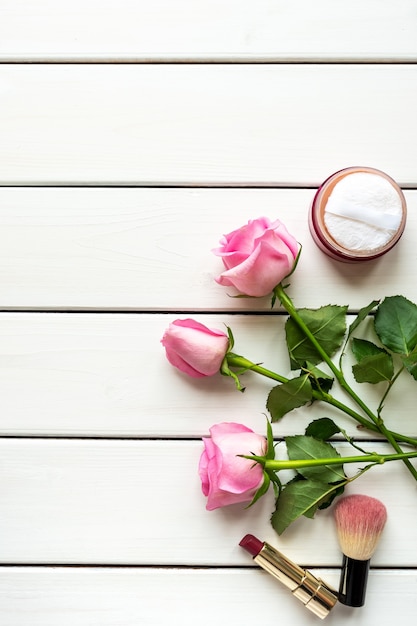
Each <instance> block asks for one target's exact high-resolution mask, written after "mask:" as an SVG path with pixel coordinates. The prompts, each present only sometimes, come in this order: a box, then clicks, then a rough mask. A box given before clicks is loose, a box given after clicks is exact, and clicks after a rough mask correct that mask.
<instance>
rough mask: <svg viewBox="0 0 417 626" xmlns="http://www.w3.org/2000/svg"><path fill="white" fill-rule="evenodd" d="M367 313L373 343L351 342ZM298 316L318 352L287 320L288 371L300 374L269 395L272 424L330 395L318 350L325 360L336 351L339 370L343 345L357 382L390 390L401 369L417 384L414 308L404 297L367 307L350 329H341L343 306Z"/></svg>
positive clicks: (330, 379) (301, 312) (328, 378)
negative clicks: (352, 361) (352, 359)
mask: <svg viewBox="0 0 417 626" xmlns="http://www.w3.org/2000/svg"><path fill="white" fill-rule="evenodd" d="M371 312H374V315H373V316H371V317H370V319H371V321H372V325H373V330H374V333H375V341H370V340H368V339H361V338H357V337H353V336H352V335H353V332H354V331H356V329H357V328H358V327H359V325H360V324H362V323H363V322H364V321H365V320H366V319H369V314H370V313H371ZM297 313H298V315H299V317H300V318H301V319H302V321H303V323H304V324H305V326H306V327H307V328H308V329H309V331H310V332H311V333H312V335H313V336H314V337H315V339H316V340H317V343H318V344H319V345H320V347H321V348H322V351H319V350H318V348H317V346H316V345H313V343H312V342H311V340H310V339H308V338H307V337H306V335H305V333H304V331H303V329H302V328H301V327H300V325H299V324H297V322H295V321H294V319H292V318H291V317H290V318H289V319H288V320H287V322H286V326H285V333H286V342H287V348H288V354H289V358H290V363H291V369H292V370H299V373H298V375H297V376H295V377H294V378H292V379H290V380H289V381H288V382H286V383H283V384H280V385H277V386H276V387H274V388H273V389H272V390H271V392H270V393H269V396H268V399H267V409H268V411H269V413H270V415H271V419H272V421H273V422H275V421H277V420H279V419H281V418H282V417H283V416H284V415H286V413H288V412H289V411H292V410H293V409H295V408H299V407H301V406H304V405H305V404H308V403H310V402H312V401H314V400H315V399H317V398H318V397H319V396H320V394H321V395H322V396H324V394H326V393H328V392H329V391H330V389H331V388H332V385H333V382H334V375H333V376H332V373H333V372H330V373H326V372H323V371H321V370H320V369H318V368H317V365H319V364H321V363H322V362H323V361H324V360H325V359H324V358H323V351H324V352H325V354H326V355H327V357H328V358H329V359H331V358H333V357H334V355H335V354H336V353H337V352H339V351H341V356H340V361H339V363H340V371H341V363H342V356H343V353H344V351H345V350H346V345H347V343H348V342H350V347H351V350H352V352H353V355H354V357H355V360H356V363H355V364H354V365H353V367H352V371H353V375H354V378H355V380H356V382H358V383H365V382H366V383H371V384H377V383H381V382H385V383H387V385H388V387H387V390H389V389H390V388H391V386H392V384H393V383H394V381H395V380H396V378H397V376H398V375H399V374H400V373H401V371H402V370H403V369H405V370H407V371H408V372H409V373H410V374H411V376H412V377H413V378H414V379H416V380H417V306H416V305H415V304H414V303H413V302H410V301H409V300H407V299H406V298H405V297H404V296H390V297H387V298H385V299H384V300H383V301H382V302H381V303H379V302H378V301H373V302H371V303H370V304H369V305H368V306H366V307H364V308H363V309H361V310H360V311H359V313H358V315H357V317H356V318H355V320H354V322H353V323H352V324H351V326H350V327H349V329H347V328H346V314H347V307H345V306H337V305H328V306H324V307H321V308H319V309H298V310H297ZM333 374H334V373H333ZM385 395H386V392H385V394H384V397H385Z"/></svg>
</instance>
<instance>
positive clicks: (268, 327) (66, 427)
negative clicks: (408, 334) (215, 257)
mask: <svg viewBox="0 0 417 626" xmlns="http://www.w3.org/2000/svg"><path fill="white" fill-rule="evenodd" d="M177 317H178V315H175V314H166V315H155V314H141V315H122V314H112V315H104V314H76V313H72V314H63V313H62V314H31V313H22V314H12V313H3V314H1V315H0V398H1V406H2V410H1V411H0V434H2V435H17V436H24V435H26V436H42V435H44V436H45V435H46V436H47V435H58V436H94V437H115V436H118V437H132V436H134V437H200V436H201V435H203V434H206V433H207V431H208V428H209V426H211V425H212V424H213V423H215V422H218V421H237V422H243V423H245V424H247V425H248V426H250V427H251V428H253V429H255V430H257V431H259V432H262V433H263V432H264V431H265V416H264V413H265V410H266V409H265V405H266V399H267V395H268V393H269V391H270V389H271V388H272V387H273V386H274V384H275V383H274V382H273V381H271V380H269V379H266V378H262V377H260V376H257V375H255V374H250V373H248V374H246V375H245V376H242V377H241V380H242V383H243V384H244V385H246V391H245V393H244V394H242V393H239V392H238V391H237V390H236V388H235V384H234V382H233V381H232V379H231V378H224V377H222V376H220V374H219V375H216V376H214V377H211V378H205V379H192V378H190V377H188V376H186V375H185V374H181V373H180V372H179V371H178V370H176V369H175V368H173V367H172V366H171V365H170V364H169V363H168V361H167V360H166V358H165V353H164V349H163V347H162V346H161V344H160V340H161V338H162V336H163V333H164V331H165V329H166V328H167V327H168V325H169V324H170V323H171V322H172V321H173V320H174V319H176V318H177ZM193 317H195V319H197V320H198V321H199V322H201V323H204V324H206V325H207V326H209V327H212V328H217V329H219V330H222V329H225V326H226V325H227V326H230V327H231V328H232V331H233V333H234V336H235V342H236V343H235V350H236V351H237V352H238V353H239V354H242V355H244V356H246V357H247V358H249V359H250V360H252V361H253V362H254V363H263V364H264V366H265V367H267V368H269V369H271V370H273V371H276V372H278V373H279V374H281V375H283V376H288V377H291V376H292V375H293V374H291V372H290V366H289V359H288V353H287V349H286V345H285V338H284V333H285V330H284V323H285V318H284V317H283V316H278V317H276V316H255V315H253V316H252V315H243V316H239V315H233V316H231V315H198V316H193ZM353 319H354V317H353V316H352V317H350V318H348V322H347V323H348V324H350V323H351V321H352V320H353ZM358 336H361V335H360V334H358ZM351 363H352V360H351V358H350V356H349V354H347V356H346V357H345V360H344V366H345V372H346V376H347V379H348V380H351V383H352V384H353V386H355V387H356V389H357V391H358V393H359V394H360V395H361V397H362V398H363V399H364V400H365V401H366V402H368V403H369V406H370V407H371V408H373V409H374V410H376V408H377V406H378V404H379V402H380V400H381V398H382V394H383V392H384V390H385V387H384V386H381V385H376V386H374V385H367V384H362V385H355V383H354V381H353V380H352V376H351V375H349V372H350V364H351ZM415 385H416V383H415V381H413V380H412V378H411V377H409V376H408V374H403V376H402V377H401V379H400V380H399V381H398V382H397V383H396V385H395V386H394V388H393V390H392V392H391V394H390V395H389V396H388V398H387V400H386V402H385V407H384V411H383V413H382V415H383V417H384V419H385V421H386V423H387V426H389V427H390V428H392V429H393V430H396V431H399V432H402V433H404V434H405V433H408V434H409V435H411V436H413V435H416V425H415V416H414V411H413V406H414V404H415V394H416V391H415ZM332 393H333V394H334V395H335V396H336V397H338V398H339V399H340V400H342V401H344V402H347V404H350V402H349V401H347V398H346V396H345V395H344V394H343V393H341V392H340V391H339V392H338V390H337V387H336V386H335V389H334V390H333V391H332ZM323 416H327V417H332V418H333V419H334V420H335V421H336V422H337V423H338V424H339V425H340V426H341V427H343V428H346V429H347V430H348V431H349V433H350V434H351V436H355V437H357V438H359V439H364V438H369V437H370V433H369V432H366V431H364V430H360V431H358V430H357V423H356V422H354V421H353V420H352V419H350V418H348V417H344V414H342V413H340V412H339V411H337V410H336V409H333V408H332V407H329V406H328V405H325V404H323V403H315V404H314V405H313V406H312V407H303V408H301V409H298V410H296V411H293V412H292V413H290V414H288V415H287V416H286V417H285V418H283V419H282V420H281V421H280V422H278V423H276V424H275V425H274V431H275V434H276V436H277V437H282V436H284V435H288V434H296V433H300V432H304V429H305V427H306V426H307V424H308V423H309V422H310V421H312V420H313V419H317V418H318V417H323Z"/></svg>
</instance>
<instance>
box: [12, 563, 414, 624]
mask: <svg viewBox="0 0 417 626" xmlns="http://www.w3.org/2000/svg"><path fill="white" fill-rule="evenodd" d="M311 571H312V573H314V574H315V575H316V576H319V577H321V578H322V579H323V580H325V581H326V582H327V583H328V584H331V585H334V586H337V585H338V577H339V573H338V570H329V569H314V570H311ZM416 577H417V572H416V570H411V571H408V572H407V571H402V570H391V571H380V570H371V572H370V574H369V580H368V588H367V597H366V606H365V608H363V609H360V610H354V609H353V610H352V609H350V608H349V607H345V606H343V605H342V604H337V605H336V606H335V607H334V608H333V610H332V612H331V613H330V614H329V616H328V617H327V618H326V624H329V625H332V626H340V624H342V623H349V622H350V621H352V619H353V618H354V620H355V624H357V625H358V626H369V623H370V619H372V620H375V622H377V623H378V624H379V625H380V626H391V625H392V623H393V622H394V621H395V619H397V617H398V611H399V607H401V609H400V610H401V612H402V613H404V615H412V613H413V610H414V608H415V583H416ZM0 613H1V615H2V619H3V624H4V626H56V625H57V624H60V626H115V624H118V625H119V624H123V626H137V624H146V626H168V624H171V623H172V622H173V616H174V621H177V620H178V621H181V624H183V625H184V626H194V625H195V624H196V623H198V624H200V625H201V626H211V624H213V622H218V623H221V624H224V623H226V622H228V623H231V624H241V625H242V626H250V625H251V624H254V623H264V624H267V623H269V622H270V621H271V615H272V616H274V620H276V621H279V622H291V624H293V625H294V626H310V625H311V626H314V624H317V623H318V619H317V617H315V616H314V615H313V614H312V613H310V612H309V611H307V610H306V609H305V608H304V607H303V606H302V605H301V604H300V603H299V602H297V600H295V599H294V598H293V597H292V596H291V594H290V593H289V592H288V590H287V589H285V588H284V587H283V586H282V585H280V584H279V583H278V582H277V581H275V580H274V579H273V578H272V577H271V576H269V575H268V574H267V573H266V572H264V571H262V570H260V569H258V568H251V569H249V570H245V569H234V570H232V571H230V570H227V569H226V570H225V569H215V568H214V569H200V570H199V569H185V570H184V569H157V570H155V569H152V568H143V569H117V568H106V569H100V568H88V569H85V568H83V569H79V568H76V569H68V568H59V567H57V568H42V567H35V568H25V567H15V568H4V567H3V568H2V567H0Z"/></svg>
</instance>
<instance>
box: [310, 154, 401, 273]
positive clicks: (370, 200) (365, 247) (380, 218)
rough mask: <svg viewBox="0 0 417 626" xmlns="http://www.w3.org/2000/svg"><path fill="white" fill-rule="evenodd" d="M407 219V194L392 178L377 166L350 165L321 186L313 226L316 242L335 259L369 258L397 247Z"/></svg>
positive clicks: (315, 202)
mask: <svg viewBox="0 0 417 626" xmlns="http://www.w3.org/2000/svg"><path fill="white" fill-rule="evenodd" d="M406 217H407V206H406V202H405V198H404V194H403V192H402V191H401V189H400V187H399V186H398V185H397V183H396V182H395V181H394V180H393V179H392V178H391V177H390V176H388V175H387V174H385V173H384V172H381V171H380V170H377V169H374V168H372V167H347V168H346V169H343V170H340V171H339V172H336V173H335V174H332V175H331V176H330V177H329V178H327V180H325V181H324V183H323V184H322V185H321V186H320V187H319V189H318V190H317V193H316V195H315V196H314V199H313V202H312V205H311V209H310V216H309V226H310V231H311V234H312V237H313V239H314V241H315V242H316V244H317V245H318V246H319V248H320V249H321V250H322V251H323V252H325V253H326V254H328V255H329V256H330V257H332V258H333V259H336V260H338V261H345V262H356V261H368V260H370V259H376V258H377V257H379V256H381V255H382V254H385V252H388V250H390V249H391V248H392V247H393V246H395V244H396V243H397V241H398V240H399V238H400V237H401V235H402V233H403V231H404V228H405V222H406Z"/></svg>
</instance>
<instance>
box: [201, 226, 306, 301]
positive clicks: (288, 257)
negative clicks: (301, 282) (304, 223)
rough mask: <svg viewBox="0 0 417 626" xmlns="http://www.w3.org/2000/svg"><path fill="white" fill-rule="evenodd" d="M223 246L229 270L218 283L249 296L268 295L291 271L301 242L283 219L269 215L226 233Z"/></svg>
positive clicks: (222, 252) (223, 256)
mask: <svg viewBox="0 0 417 626" xmlns="http://www.w3.org/2000/svg"><path fill="white" fill-rule="evenodd" d="M220 243H221V246H220V248H216V249H215V250H213V252H214V254H217V255H218V256H221V257H222V259H223V263H224V266H225V267H226V271H225V272H223V273H222V274H221V275H220V276H219V277H218V278H216V279H215V280H216V282H218V283H219V284H220V285H225V286H228V287H230V286H232V287H235V288H236V289H237V290H238V291H240V292H241V293H243V294H245V295H247V296H256V297H260V296H266V295H268V294H269V293H271V292H272V291H273V290H274V288H275V287H276V286H277V285H278V283H280V282H281V281H282V279H283V278H285V277H286V276H288V274H290V273H291V270H292V269H293V267H294V263H295V259H296V258H297V255H298V252H299V244H298V242H297V241H296V239H294V237H293V236H292V235H290V233H289V232H288V231H287V229H286V228H285V226H284V224H283V223H282V222H280V221H279V220H275V222H271V221H270V220H269V219H268V218H267V217H260V218H258V219H256V220H250V221H249V222H248V223H247V224H246V225H245V226H242V227H241V228H239V229H238V230H234V231H233V232H231V233H229V234H228V235H224V236H223V237H222V239H221V240H220Z"/></svg>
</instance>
